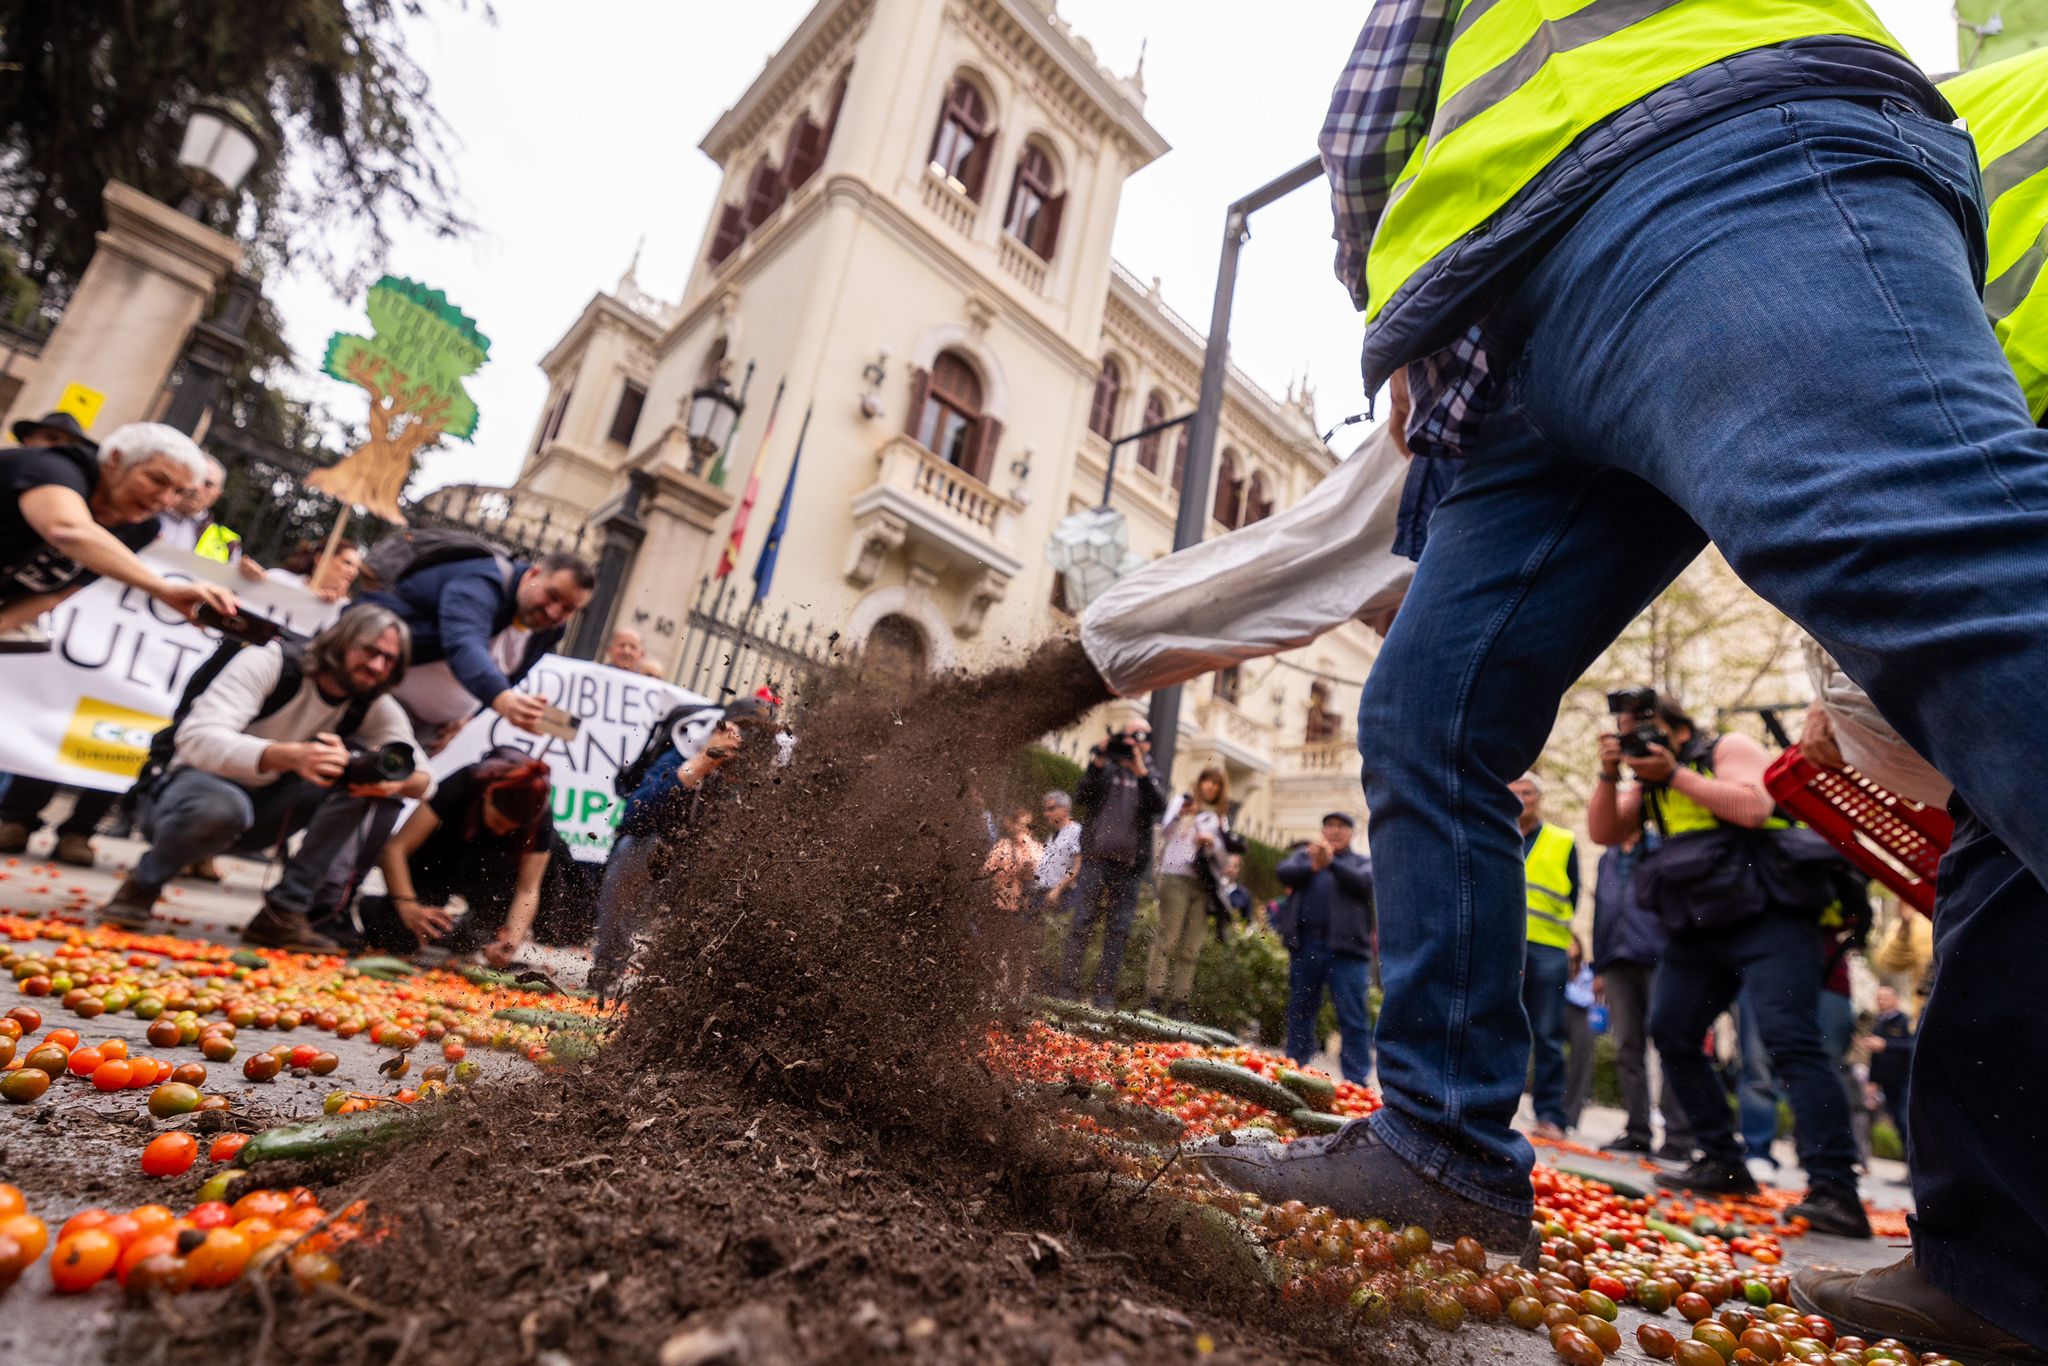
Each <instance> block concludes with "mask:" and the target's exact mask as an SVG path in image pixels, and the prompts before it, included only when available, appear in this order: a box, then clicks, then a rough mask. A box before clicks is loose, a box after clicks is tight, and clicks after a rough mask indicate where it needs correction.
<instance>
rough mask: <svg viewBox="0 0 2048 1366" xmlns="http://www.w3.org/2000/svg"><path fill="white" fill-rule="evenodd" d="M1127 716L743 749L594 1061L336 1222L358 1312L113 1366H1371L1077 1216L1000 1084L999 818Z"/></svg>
mask: <svg viewBox="0 0 2048 1366" xmlns="http://www.w3.org/2000/svg"><path fill="white" fill-rule="evenodd" d="M1107 698H1108V693H1107V691H1106V690H1105V688H1104V686H1103V684H1102V681H1101V679H1100V678H1099V677H1098V676H1097V675H1096V673H1095V670H1094V669H1093V668H1092V667H1091V666H1090V665H1089V664H1088V662H1087V660H1086V658H1085V656H1084V655H1083V654H1082V652H1081V649H1080V647H1079V645H1078V644H1076V643H1073V642H1062V643H1059V644H1055V645H1050V646H1046V647H1044V648H1042V649H1040V650H1039V651H1038V652H1037V653H1035V654H1033V655H1032V656H1031V657H1030V658H1029V659H1028V660H1027V661H1025V662H1024V663H1022V664H1019V665H1017V666H1014V667H1010V668H1005V669H1000V670H997V671H994V672H991V673H988V674H984V675H981V676H978V677H972V678H952V679H945V680H940V681H937V682H934V683H932V684H930V685H927V686H924V687H922V688H920V689H917V690H915V691H905V690H903V689H902V688H901V687H900V686H897V687H892V688H890V689H882V688H878V687H872V686H864V685H863V683H862V681H861V680H860V678H859V677H858V676H857V675H856V674H854V673H851V672H847V673H844V674H842V675H840V676H838V677H835V678H833V679H831V680H829V681H828V682H827V683H826V685H825V687H824V688H823V689H822V690H821V691H820V694H819V696H818V697H817V699H816V700H815V701H814V702H813V703H812V704H811V705H809V706H808V708H807V709H806V712H805V714H804V715H803V716H802V717H800V718H798V728H799V731H800V735H801V739H800V742H799V743H798V744H797V746H796V747H795V750H794V753H793V756H792V759H791V761H790V762H789V763H788V764H787V765H785V766H781V767H778V766H776V765H775V764H774V763H773V762H772V759H773V749H774V747H773V746H771V745H765V744H758V743H757V744H752V745H749V746H748V747H747V748H746V750H745V751H743V755H742V758H741V759H740V760H738V761H736V762H735V764H734V765H733V766H732V767H731V769H729V770H728V774H727V776H728V777H729V779H730V781H729V784H728V787H727V790H726V792H725V793H724V795H723V797H722V799H721V800H719V801H717V802H715V803H713V804H712V806H711V809H710V810H709V811H708V812H707V813H706V814H705V815H704V816H703V817H702V818H700V820H699V821H698V822H697V824H696V825H695V826H694V827H693V828H692V830H691V831H690V832H689V833H688V834H687V835H686V836H685V837H684V839H683V841H682V843H681V844H680V845H679V847H677V848H675V849H673V850H672V851H670V857H668V858H667V859H666V863H667V865H668V867H667V871H666V874H665V876H663V877H662V879H661V880H660V881H659V882H658V883H657V884H655V885H654V886H653V887H652V888H651V889H650V890H649V892H648V894H647V897H646V901H647V903H648V904H647V905H646V906H645V907H644V908H643V910H644V921H643V930H644V933H645V934H646V935H647V936H648V937H649V939H650V943H649V945H648V947H647V949H646V951H645V953H644V956H643V959H642V963H641V968H642V971H641V974H640V976H639V977H638V978H637V979H636V981H635V983H634V986H633V989H632V993H631V995H630V998H629V1012H628V1015H627V1019H626V1023H625V1024H624V1025H623V1027H622V1028H621V1029H620V1030H619V1032H618V1033H617V1035H616V1036H615V1037H614V1038H613V1040H612V1041H611V1043H610V1044H609V1045H608V1046H606V1047H605V1048H604V1049H603V1051H602V1052H601V1053H600V1054H599V1055H598V1057H597V1058H596V1059H595V1060H594V1061H592V1062H590V1063H588V1064H585V1065H582V1066H579V1067H576V1068H572V1069H565V1070H560V1071H556V1072H553V1073H550V1074H546V1075H541V1076H538V1077H535V1078H533V1079H530V1080H524V1081H521V1082H516V1083H506V1084H501V1085H496V1086H489V1087H479V1088H476V1089H475V1090H473V1091H470V1092H466V1093H461V1094H458V1095H455V1096H452V1097H450V1098H449V1099H448V1100H446V1101H443V1102H441V1103H442V1104H445V1105H448V1106H450V1107H453V1109H452V1112H451V1113H450V1114H449V1115H448V1116H447V1118H446V1119H445V1120H444V1122H443V1123H441V1124H439V1125H438V1126H436V1127H434V1128H432V1129H431V1130H430V1131H429V1132H426V1133H425V1134H424V1135H423V1136H421V1137H420V1138H418V1139H417V1140H416V1141H414V1142H412V1143H411V1144H410V1145H409V1146H407V1147H404V1148H402V1149H399V1150H396V1151H387V1152H385V1153H384V1154H382V1155H380V1156H379V1157H378V1158H376V1159H375V1160H374V1161H372V1162H369V1163H368V1164H366V1165H364V1166H362V1167H360V1168H358V1169H357V1170H355V1171H354V1172H353V1173H350V1174H348V1175H347V1176H346V1177H345V1179H344V1180H342V1181H341V1182H340V1183H339V1184H340V1191H339V1192H338V1193H337V1194H336V1195H335V1196H334V1198H333V1199H331V1200H330V1201H329V1203H330V1205H332V1204H335V1203H336V1202H338V1201H340V1200H346V1199H355V1198H362V1199H366V1200H367V1201H369V1204H370V1210H371V1217H372V1218H373V1219H374V1220H376V1221H377V1225H376V1228H375V1231H374V1232H373V1234H372V1235H371V1236H370V1237H368V1238H365V1239H363V1240H361V1241H358V1242H356V1243H353V1244H350V1245H349V1246H347V1247H346V1248H344V1249H343V1250H342V1254H341V1259H342V1267H343V1278H342V1280H341V1282H340V1283H339V1284H337V1285H327V1286H315V1287H313V1289H312V1290H311V1291H310V1292H308V1293H305V1294H301V1293H299V1292H298V1291H296V1290H295V1289H294V1288H293V1286H292V1284H291V1281H290V1280H289V1278H288V1277H284V1276H281V1275H275V1274H272V1275H261V1276H256V1275H252V1276H251V1277H249V1278H247V1280H246V1282H245V1283H244V1284H243V1285H241V1286H240V1287H239V1288H238V1289H236V1290H235V1291H234V1292H233V1293H232V1294H231V1295H230V1296H228V1297H225V1298H224V1299H222V1300H219V1301H215V1302H213V1303H211V1304H206V1303H204V1302H202V1301H199V1300H184V1301H179V1302H161V1303H158V1304H155V1305H148V1306H141V1307H138V1308H137V1309H136V1310H135V1311H133V1312H132V1313H131V1314H130V1315H129V1316H128V1319H127V1322H126V1323H125V1324H123V1325H122V1326H121V1327H120V1329H119V1330H118V1335H119V1336H120V1337H121V1339H122V1340H121V1341H120V1344H119V1348H118V1350H119V1351H120V1352H121V1354H122V1358H123V1359H124V1360H129V1361H142V1362H147V1361H165V1362H172V1363H190V1364H191V1366H199V1364H200V1363H206V1366H212V1364H213V1363H218V1362H223V1361H250V1362H265V1363H307V1364H318V1363H378V1364H379V1366H400V1364H401V1363H454V1364H455V1366H465V1364H466V1363H487V1362H488V1363H507V1362H534V1363H540V1364H541V1366H570V1364H572V1363H578V1364H580V1363H586V1362H612V1361H619V1362H649V1363H654V1362H659V1363H661V1364H662V1366H709V1363H716V1362H731V1363H741V1362H748V1363H780V1362H809V1361H866V1360H871V1359H880V1358H884V1357H894V1356H899V1355H905V1354H907V1355H912V1356H915V1357H917V1358H919V1359H928V1360H961V1361H1005V1362H1007V1361H1039V1362H1067V1361H1133V1362H1136V1361H1155V1360H1156V1361H1167V1360H1172V1361H1185V1360H1189V1359H1191V1358H1192V1357H1194V1356H1196V1355H1199V1354H1204V1353H1214V1354H1215V1356H1214V1359H1216V1360H1226V1361H1227V1360H1246V1361H1253V1360H1256V1361H1267V1360H1271V1361H1279V1360H1292V1361H1300V1360H1321V1359H1330V1360H1334V1359H1336V1358H1337V1357H1338V1356H1339V1355H1342V1356H1345V1357H1347V1358H1349V1359H1356V1357H1357V1355H1358V1345H1357V1343H1356V1342H1355V1341H1353V1342H1345V1341H1343V1336H1344V1335H1342V1334H1335V1335H1331V1334H1329V1333H1327V1332H1325V1331H1324V1329H1325V1328H1327V1325H1324V1326H1323V1327H1322V1328H1319V1327H1317V1325H1316V1324H1314V1323H1312V1322H1310V1323H1304V1322H1302V1321H1300V1320H1299V1316H1294V1315H1282V1314H1280V1313H1279V1312H1277V1310H1276V1306H1275V1304H1274V1302H1273V1300H1272V1297H1271V1296H1270V1295H1268V1294H1266V1293H1265V1292H1264V1291H1263V1290H1262V1289H1261V1288H1260V1287H1257V1286H1255V1285H1252V1284H1249V1283H1244V1284H1243V1286H1242V1290H1241V1291H1239V1289H1238V1286H1237V1285H1236V1284H1223V1283H1221V1282H1219V1280H1218V1278H1217V1276H1216V1275H1215V1274H1213V1270H1214V1269H1213V1268H1212V1267H1210V1266H1208V1265H1207V1264H1206V1263H1205V1259H1204V1255H1203V1253H1202V1251H1201V1249H1199V1248H1196V1247H1189V1246H1183V1245H1181V1242H1179V1241H1177V1238H1176V1235H1175V1233H1174V1230H1173V1228H1172V1227H1171V1226H1162V1227H1161V1228H1158V1229H1152V1230H1147V1229H1146V1227H1145V1226H1144V1223H1143V1221H1142V1219H1139V1220H1134V1219H1133V1218H1131V1217H1130V1215H1129V1212H1128V1209H1127V1208H1126V1206H1128V1205H1129V1204H1131V1203H1133V1202H1130V1201H1125V1200H1119V1201H1118V1207H1117V1208H1116V1209H1115V1210H1111V1209H1110V1208H1109V1207H1108V1204H1107V1202H1106V1201H1105V1199H1104V1198H1103V1195H1102V1190H1103V1189H1104V1188H1103V1187H1102V1186H1101V1185H1100V1184H1099V1183H1098V1185H1097V1186H1096V1187H1095V1191H1096V1193H1095V1194H1094V1195H1093V1196H1092V1197H1091V1196H1087V1195H1077V1194H1075V1192H1076V1191H1077V1190H1079V1189H1081V1188H1082V1187H1084V1186H1085V1180H1082V1181H1077V1180H1075V1179H1074V1173H1076V1172H1083V1171H1085V1170H1086V1169H1087V1167H1088V1165H1089V1164H1088V1159H1087V1155H1086V1154H1085V1153H1083V1152H1082V1151H1080V1150H1078V1149H1075V1148H1071V1147H1067V1146H1064V1145H1062V1144H1060V1143H1058V1142H1056V1141H1049V1140H1048V1139H1047V1137H1046V1135H1047V1132H1048V1130H1047V1127H1046V1126H1045V1125H1044V1124H1043V1123H1042V1122H1034V1120H1035V1116H1036V1115H1037V1111H1036V1110H1035V1105H1036V1104H1038V1103H1040V1102H1036V1101H1034V1100H1033V1099H1031V1098H1030V1097H1027V1096H1025V1095H1022V1094H1020V1093H1019V1092H1018V1090H1017V1088H1016V1087H1015V1086H1014V1085H1009V1084H1005V1083H1003V1082H1002V1081H1000V1080H999V1079H998V1078H996V1077H995V1076H993V1075H992V1074H991V1073H990V1072H989V1071H988V1069H987V1068H986V1067H985V1066H984V1065H983V1064H982V1063H981V1062H980V1060H979V1058H978V1050H977V1041H978V1039H979V1038H980V1036H981V1035H982V1033H983V1031H985V1030H986V1028H987V1027H988V1025H989V1022H990V1021H991V1020H992V1019H995V1018H997V1017H999V1016H1000V1015H1002V1014H1004V1013H1005V1012H1006V1011H1009V1012H1014V1011H1015V1009H1016V1007H1015V1006H1014V1004H1012V1003H1011V1001H1012V997H1013V996H1014V991H1006V990H1005V989H1004V988H1003V986H1002V984H1003V983H1005V982H1014V981H1016V980H1018V977H1017V974H1018V969H1019V967H1020V965H1022V964H1025V963H1027V962H1029V961H1031V960H1032V958H1033V957H1034V956H1035V954H1036V952H1037V946H1038V934H1039V931H1038V929H1037V927H1035V926H1032V925H1029V924H1027V923H1025V921H1024V920H1023V918H1022V917H1018V916H1012V915H1005V914H1003V913H1002V912H999V911H998V910H996V909H995V906H994V903H993V899H992V897H991V895H990V891H989V886H988V883H987V881H986V880H985V878H984V875H983V873H982V864H983V860H984V857H985V853H986V848H987V837H986V833H985V829H984V826H983V819H982V813H981V810H980V808H979V805H978V801H977V793H979V792H988V793H991V794H993V793H996V792H998V791H1001V790H1004V788H1005V787H1006V785H1008V784H1012V783H1014V782H1015V781H1016V780H1017V779H1016V775H1017V773H1018V769H1017V767H1016V765H1017V764H1018V762H1019V759H1020V756H1021V754H1022V752H1023V750H1024V747H1026V746H1028V745H1029V744H1030V743H1031V742H1032V741H1034V740H1036V739H1037V738H1038V737H1040V736H1042V735H1044V734H1046V733H1048V732H1051V731H1055V730H1058V729H1060V728H1062V727H1063V726H1066V725H1068V724H1071V723H1072V722H1073V721H1074V720H1075V719H1077V718H1078V717H1080V716H1081V715H1083V714H1084V713H1086V712H1087V711H1088V710H1090V709H1092V708H1093V707H1095V706H1097V705H1099V704H1100V703H1102V702H1103V701H1105V700H1107ZM302 1179H307V1180H312V1179H315V1174H314V1173H311V1172H308V1173H304V1174H303V1176H302ZM327 1179H328V1181H329V1182H330V1184H332V1175H331V1173H330V1174H328V1176H327ZM1305 1329H1306V1330H1308V1331H1304V1330H1305ZM110 1345H111V1344H110Z"/></svg>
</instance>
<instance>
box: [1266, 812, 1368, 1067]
mask: <svg viewBox="0 0 2048 1366" xmlns="http://www.w3.org/2000/svg"><path fill="white" fill-rule="evenodd" d="M1357 828H1358V823H1357V822H1356V821H1354V820H1352V818H1351V817H1350V816H1348V815H1346V814H1345V813H1343V812H1342V811H1332V812H1331V813H1330V814H1329V815H1327V816H1325V817H1323V837H1322V838H1321V839H1318V840H1310V841H1309V842H1308V843H1307V844H1305V845H1303V846H1302V847H1301V848H1299V849H1296V850H1295V851H1294V852H1293V853H1291V854H1289V855H1288V856H1287V857H1286V858H1284V859H1282V860H1280V867H1279V869H1278V871H1277V876H1278V877H1279V879H1280V882H1281V885H1283V886H1285V887H1287V888H1288V889H1289V891H1290V893H1291V895H1289V896H1288V898H1287V900H1286V902H1285V903H1284V904H1283V905H1282V906H1281V907H1280V911H1279V913H1278V914H1277V915H1275V916H1274V917H1273V928H1274V929H1276V930H1278V931H1279V932H1280V942H1281V943H1283V944H1285V945H1287V953H1288V962H1287V1056H1289V1057H1290V1058H1293V1059H1294V1060H1295V1061H1296V1062H1307V1061H1309V1060H1310V1059H1311V1058H1313V1057H1314V1056H1315V1055H1316V1045H1317V1042H1318V1041H1317V1039H1316V1017H1317V1016H1318V1015H1320V1014H1321V1013H1322V1010H1323V988H1324V987H1325V986H1326V985H1327V986H1328V987H1329V990H1330V999H1331V1000H1333V1001H1335V1002H1336V1004H1337V1037H1338V1040H1339V1043H1338V1049H1337V1064H1338V1067H1339V1068H1340V1069H1341V1070H1342V1071H1343V1073H1344V1080H1346V1081H1352V1082H1357V1083H1358V1084H1359V1085H1360V1086H1363V1085H1365V1084H1366V1081H1367V1079H1368V1078H1369V1077H1371V1076H1372V1012H1371V1010H1370V1008H1369V1007H1368V1005H1367V1003H1366V987H1367V985H1368V984H1369V982H1370V981H1371V978H1372V948H1373V904H1372V860H1371V859H1369V858H1367V857H1365V856H1364V855H1363V854H1360V853H1358V852H1357V851H1355V850H1353V849H1352V847H1351V837H1352V835H1353V834H1355V833H1356V831H1357Z"/></svg>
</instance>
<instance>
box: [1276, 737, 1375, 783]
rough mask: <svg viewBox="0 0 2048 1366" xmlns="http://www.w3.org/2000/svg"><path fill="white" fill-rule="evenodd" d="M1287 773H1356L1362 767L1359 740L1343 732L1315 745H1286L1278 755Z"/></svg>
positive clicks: (1281, 768) (1280, 765)
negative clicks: (1359, 764) (1360, 764)
mask: <svg viewBox="0 0 2048 1366" xmlns="http://www.w3.org/2000/svg"><path fill="white" fill-rule="evenodd" d="M1277 757H1278V758H1279V760H1280V764H1279V771H1280V772H1281V773H1283V774H1295V773H1303V774H1323V773H1333V774H1355V773H1356V772H1357V770H1358V762H1359V761H1358V740H1357V738H1356V737H1354V736H1350V735H1343V736H1338V737H1336V738H1333V739H1329V740H1317V741H1316V742H1314V743H1313V744H1304V745H1283V746H1281V747H1280V752H1279V754H1278V756H1277Z"/></svg>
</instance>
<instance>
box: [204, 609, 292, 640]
mask: <svg viewBox="0 0 2048 1366" xmlns="http://www.w3.org/2000/svg"><path fill="white" fill-rule="evenodd" d="M192 620H193V621H194V622H195V623H196V624H198V625H200V626H210V627H212V628H213V629H214V630H216V631H218V632H220V633H221V634H222V635H224V636H229V637H231V638H233V639H235V640H239V641H241V642H242V643H243V644H244V645H268V644H269V643H270V642H271V641H273V640H276V639H277V638H278V637H279V636H281V635H283V634H284V633H285V632H284V627H282V626H280V625H278V624H277V623H276V622H274V621H272V620H271V619H270V618H269V617H259V616H257V615H256V614H255V613H254V612H237V613H235V614H234V615H233V616H231V617H230V616H222V615H221V614H220V612H219V611H218V610H216V609H215V608H214V606H213V604H211V603H205V602H202V603H200V604H199V606H198V607H197V608H196V609H194V611H193V613H192Z"/></svg>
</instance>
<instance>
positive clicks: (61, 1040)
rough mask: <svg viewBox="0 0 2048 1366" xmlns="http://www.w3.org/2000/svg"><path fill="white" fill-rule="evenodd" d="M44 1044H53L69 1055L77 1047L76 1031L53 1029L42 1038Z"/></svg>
mask: <svg viewBox="0 0 2048 1366" xmlns="http://www.w3.org/2000/svg"><path fill="white" fill-rule="evenodd" d="M43 1042H44V1043H53V1044H55V1045H57V1047H59V1048H61V1049H63V1050H64V1051H65V1052H66V1053H69V1052H70V1051H71V1050H72V1049H74V1048H76V1047H78V1031H77V1030H75V1029H53V1030H51V1031H50V1032H49V1033H48V1034H45V1035H44V1036H43Z"/></svg>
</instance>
